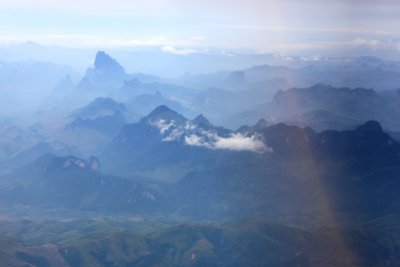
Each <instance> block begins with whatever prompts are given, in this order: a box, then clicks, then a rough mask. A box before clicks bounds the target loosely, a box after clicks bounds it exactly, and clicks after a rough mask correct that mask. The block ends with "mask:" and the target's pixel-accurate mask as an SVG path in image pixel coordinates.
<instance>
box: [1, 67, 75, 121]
mask: <svg viewBox="0 0 400 267" xmlns="http://www.w3.org/2000/svg"><path fill="white" fill-rule="evenodd" d="M66 75H70V76H71V77H73V79H77V78H78V77H79V74H78V73H77V72H76V71H75V70H73V69H72V68H71V67H69V66H66V65H58V64H55V63H51V62H43V61H33V60H25V61H15V62H8V61H2V60H0V93H1V95H2V96H3V97H2V98H1V100H0V106H1V112H2V113H3V114H7V113H10V112H16V111H18V112H21V111H23V110H26V109H32V108H37V106H39V104H40V102H41V101H42V98H44V97H46V96H47V95H48V94H49V93H50V92H51V90H52V88H53V87H54V86H55V85H56V84H57V82H58V81H59V80H60V79H61V78H62V77H65V76H66ZM22 104H23V106H24V108H22V107H21V106H22Z"/></svg>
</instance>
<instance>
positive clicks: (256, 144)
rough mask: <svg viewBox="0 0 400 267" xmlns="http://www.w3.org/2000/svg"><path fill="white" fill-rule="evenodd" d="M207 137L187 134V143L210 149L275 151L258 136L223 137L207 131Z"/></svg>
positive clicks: (233, 135) (234, 135)
mask: <svg viewBox="0 0 400 267" xmlns="http://www.w3.org/2000/svg"><path fill="white" fill-rule="evenodd" d="M205 136H206V137H207V139H205V138H204V137H202V136H198V135H196V134H191V135H189V136H185V143H186V144H187V145H190V146H200V147H206V148H209V149H216V150H217V149H224V150H232V151H251V152H270V153H271V152H273V151H272V149H271V148H269V147H267V146H266V145H265V144H264V142H263V141H262V140H261V139H260V138H258V137H257V136H255V135H253V136H244V135H242V134H239V133H236V134H232V135H231V136H228V137H221V136H218V135H217V134H215V133H211V132H207V134H205Z"/></svg>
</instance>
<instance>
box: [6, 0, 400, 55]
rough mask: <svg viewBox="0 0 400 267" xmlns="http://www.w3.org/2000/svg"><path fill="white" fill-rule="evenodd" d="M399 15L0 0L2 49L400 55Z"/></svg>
mask: <svg viewBox="0 0 400 267" xmlns="http://www.w3.org/2000/svg"><path fill="white" fill-rule="evenodd" d="M399 14H400V4H398V1H386V0H383V1H372V0H353V1H351V0H348V1H345V0H336V1H334V0H333V1H327V0H326V1H323V0H320V1H318V0H308V1H307V0H303V1H294V0H287V1H284V0H281V1H279V0H276V1H275V0H264V1H261V0H258V1H257V0H246V1H243V0H230V1H228V0H213V1H211V0H202V1H200V0H193V1H191V0H186V1H184V0H171V1H161V0H146V1H143V0H139V1H137V0H135V1H132V0H131V1H125V0H113V1H104V0H86V1H84V0H80V1H73V0H59V1H57V0H36V1H32V0H13V1H9V0H6V1H4V0H0V43H18V42H26V41H34V42H38V43H41V44H47V45H62V46H72V47H96V46H102V47H133V46H160V47H164V49H165V50H168V49H169V51H171V52H173V51H174V50H173V49H175V52H177V51H178V50H177V47H178V48H180V49H183V50H180V51H183V52H182V53H184V52H185V51H187V52H188V53H189V52H191V51H196V49H198V48H206V47H217V48H243V49H252V50H256V51H271V52H273V51H279V52H290V51H305V50H324V49H342V48H343V49H353V48H358V47H361V48H365V49H369V50H377V49H378V50H379V49H383V50H387V51H393V52H396V53H399V51H400V41H399V39H400V34H399V33H400V32H399V30H400V27H399V25H400V16H399Z"/></svg>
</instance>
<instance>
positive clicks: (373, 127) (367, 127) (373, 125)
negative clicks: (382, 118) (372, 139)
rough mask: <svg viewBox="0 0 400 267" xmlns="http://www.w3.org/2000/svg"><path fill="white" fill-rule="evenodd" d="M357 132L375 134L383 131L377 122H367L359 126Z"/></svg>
mask: <svg viewBox="0 0 400 267" xmlns="http://www.w3.org/2000/svg"><path fill="white" fill-rule="evenodd" d="M357 130H358V131H363V132H370V133H372V132H375V133H382V132H383V129H382V126H381V125H380V123H379V122H377V121H373V120H371V121H367V122H366V123H364V124H363V125H361V126H359V127H358V128H357Z"/></svg>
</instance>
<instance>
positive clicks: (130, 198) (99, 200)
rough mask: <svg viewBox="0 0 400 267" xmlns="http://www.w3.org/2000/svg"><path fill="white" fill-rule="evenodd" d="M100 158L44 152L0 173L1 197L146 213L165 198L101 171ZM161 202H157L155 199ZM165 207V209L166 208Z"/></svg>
mask: <svg viewBox="0 0 400 267" xmlns="http://www.w3.org/2000/svg"><path fill="white" fill-rule="evenodd" d="M100 168H101V165H100V162H99V161H98V160H97V159H96V158H94V157H91V158H89V159H88V160H83V159H80V158H76V157H72V156H68V157H56V156H54V155H51V154H46V155H43V156H42V157H40V158H39V159H38V160H37V161H35V162H33V163H31V164H28V165H27V166H25V167H22V168H20V169H19V170H16V171H14V172H12V173H10V174H8V175H6V176H4V177H3V179H2V180H3V182H2V183H3V185H4V184H5V185H6V187H3V188H2V189H1V191H2V194H1V198H2V201H3V203H8V204H9V205H12V204H14V203H19V204H21V205H32V206H39V207H40V206H41V207H43V208H47V209H48V208H53V209H54V208H57V209H60V210H62V209H75V210H80V211H96V212H101V213H106V214H107V213H111V214H115V213H124V212H125V213H126V212H133V213H139V214H141V213H149V212H152V211H153V212H155V211H157V209H161V208H162V207H164V205H165V203H166V202H165V201H163V200H162V199H161V197H160V196H161V195H160V194H158V193H157V191H155V190H152V189H146V188H144V187H143V186H141V185H140V184H139V183H137V182H134V181H132V180H127V179H123V178H119V177H115V176H107V175H103V174H102V173H101V172H100ZM158 202H160V203H158ZM167 210H168V209H166V210H165V211H167Z"/></svg>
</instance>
